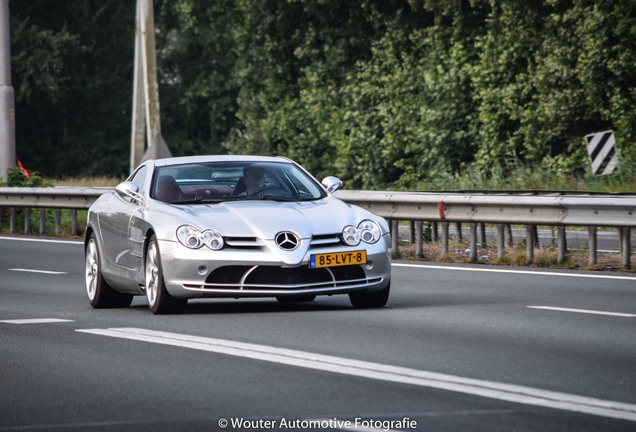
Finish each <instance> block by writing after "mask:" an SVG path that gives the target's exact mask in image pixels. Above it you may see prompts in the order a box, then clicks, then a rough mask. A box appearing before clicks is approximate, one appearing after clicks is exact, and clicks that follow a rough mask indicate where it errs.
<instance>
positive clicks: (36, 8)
mask: <svg viewBox="0 0 636 432" xmlns="http://www.w3.org/2000/svg"><path fill="white" fill-rule="evenodd" d="M134 9H135V8H134V2H116V4H115V3H113V4H111V3H108V5H105V4H102V3H99V2H86V1H84V0H67V1H65V2H63V4H59V5H58V4H57V3H55V4H54V2H51V1H50V0H31V1H28V2H25V1H17V0H11V2H10V11H11V42H12V47H11V48H12V56H13V81H14V85H15V92H16V108H17V109H16V113H17V123H16V128H17V137H18V154H19V157H20V159H21V160H23V162H25V163H27V164H28V165H29V166H32V167H34V168H35V169H38V170H40V171H41V172H44V173H45V174H46V175H48V176H51V177H67V176H82V175H92V176H99V175H107V176H114V177H120V176H122V175H124V174H125V173H126V172H127V168H128V167H127V165H128V146H129V142H130V107H131V105H132V100H131V99H132V64H133V41H134V16H135V10H134ZM155 22H156V28H157V32H156V36H157V37H156V39H157V46H158V66H159V81H160V99H161V110H162V111H161V112H162V132H163V136H164V138H165V139H166V142H167V143H168V145H169V147H170V148H171V149H172V152H173V154H175V155H189V154H199V153H225V152H229V153H237V154H238V153H256V154H266V155H283V156H288V157H291V158H293V159H295V160H297V161H298V162H300V163H302V164H303V165H305V166H306V167H307V168H308V169H309V171H311V172H312V173H313V174H315V175H316V176H317V177H319V178H320V177H322V176H324V175H338V176H339V177H341V178H342V179H343V180H345V182H346V187H348V188H372V189H383V188H386V189H446V188H461V189H472V188H489V187H495V186H496V185H499V186H500V187H501V185H504V186H503V187H506V188H510V189H513V188H537V189H538V188H544V187H547V188H555V189H559V188H567V189H572V188H579V184H581V183H583V184H591V183H595V184H597V185H600V187H604V188H610V189H611V188H616V189H618V188H624V187H627V188H629V187H632V188H633V187H634V183H636V175H635V173H634V168H633V166H634V164H633V163H632V162H634V160H635V158H636V145H634V140H635V139H636V67H635V66H636V24H634V23H636V3H634V2H633V1H631V0H544V1H542V2H511V1H505V0H451V1H447V0H360V1H357V2H342V1H336V0H215V1H212V2H202V1H198V0H155ZM607 129H612V130H614V132H615V136H616V141H617V144H618V147H619V156H620V158H621V162H620V164H619V170H618V172H617V173H615V174H613V175H611V176H605V177H604V178H594V177H593V176H591V174H590V172H589V169H588V168H587V167H588V166H589V162H588V159H587V152H586V148H585V145H584V140H583V137H584V136H585V135H586V134H589V133H592V132H598V131H602V130H607ZM624 185H628V186H624Z"/></svg>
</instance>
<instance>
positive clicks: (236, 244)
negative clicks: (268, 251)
mask: <svg viewBox="0 0 636 432" xmlns="http://www.w3.org/2000/svg"><path fill="white" fill-rule="evenodd" d="M223 240H224V241H225V245H226V247H229V248H241V249H259V248H261V247H262V246H264V244H263V242H262V241H260V240H259V239H258V238H256V237H225V238H224V239H223Z"/></svg>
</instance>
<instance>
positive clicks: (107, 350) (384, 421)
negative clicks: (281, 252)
mask: <svg viewBox="0 0 636 432" xmlns="http://www.w3.org/2000/svg"><path fill="white" fill-rule="evenodd" d="M392 290H393V291H392V296H391V298H390V300H389V304H388V305H387V307H385V308H383V309H380V310H354V309H352V308H351V306H350V304H349V302H348V300H347V298H346V297H338V296H335V297H327V298H320V297H319V298H318V299H317V300H316V301H315V302H312V303H310V304H297V305H294V304H288V305H281V304H278V303H277V302H276V301H275V300H245V299H243V300H209V301H191V302H190V303H189V306H188V308H187V310H186V312H185V313H184V314H182V315H177V316H154V315H152V314H151V313H150V312H149V311H148V309H147V306H146V302H145V299H143V298H139V299H136V300H135V301H134V303H133V306H132V307H130V308H126V309H110V310H93V309H92V308H91V307H90V306H89V304H88V301H87V299H86V294H85V291H84V285H83V252H82V247H81V244H80V243H77V242H73V241H71V242H43V241H23V240H16V239H11V238H7V237H0V366H1V367H0V432H1V431H53V430H59V431H172V430H174V431H215V430H252V431H254V430H258V431H262V430H369V431H371V430H387V431H388V430H396V431H411V430H417V431H427V432H428V431H489V432H490V431H559V432H562V431H634V430H636V331H635V330H636V275H633V274H624V273H589V272H575V273H573V272H567V271H534V270H526V269H509V268H501V267H498V268H489V267H484V266H476V267H470V266H459V265H438V264H426V263H407V262H395V263H394V268H393V282H392ZM224 426H225V427H224ZM365 428H366V429H365Z"/></svg>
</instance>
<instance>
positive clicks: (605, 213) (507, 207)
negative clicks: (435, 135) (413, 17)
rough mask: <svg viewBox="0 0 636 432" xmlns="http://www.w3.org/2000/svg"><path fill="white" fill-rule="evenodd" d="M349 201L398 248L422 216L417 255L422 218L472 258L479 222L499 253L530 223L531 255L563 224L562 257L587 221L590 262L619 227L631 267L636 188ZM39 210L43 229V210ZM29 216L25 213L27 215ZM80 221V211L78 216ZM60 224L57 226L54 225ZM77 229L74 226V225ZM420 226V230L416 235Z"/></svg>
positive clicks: (64, 194) (52, 191)
mask: <svg viewBox="0 0 636 432" xmlns="http://www.w3.org/2000/svg"><path fill="white" fill-rule="evenodd" d="M111 190H113V188H111V187H105V188H104V187H100V188H96V187H55V188H0V207H9V208H15V207H23V208H28V209H30V208H40V209H46V208H54V209H72V211H73V212H76V211H77V210H85V209H88V208H89V207H90V205H91V204H92V203H93V202H94V201H95V200H96V199H97V198H98V197H99V196H100V195H102V194H103V193H105V192H108V191H111ZM335 195H336V196H337V197H338V198H340V199H342V200H343V201H345V202H348V203H350V204H355V205H358V206H360V207H363V208H366V209H367V210H369V211H371V212H372V213H375V214H377V215H379V216H382V217H384V218H386V219H388V220H390V221H391V222H392V224H391V225H392V232H393V241H394V245H393V248H394V251H397V250H398V246H399V244H398V242H397V239H398V235H397V222H398V221H400V220H403V221H418V222H419V224H418V226H419V227H420V229H419V230H416V256H417V251H418V250H421V241H422V240H421V231H422V230H421V222H423V221H427V222H431V223H435V224H437V223H441V224H442V241H441V242H442V255H444V254H445V253H448V225H449V223H469V224H470V225H471V236H470V237H471V248H470V249H471V256H470V259H471V261H476V252H477V244H476V238H477V225H478V224H482V226H483V224H486V223H488V224H496V225H497V227H498V234H497V248H498V255H499V256H500V257H501V256H503V253H504V249H505V247H504V237H505V233H504V227H505V226H506V225H510V224H515V225H526V227H527V237H526V243H527V244H526V255H527V258H528V260H529V261H532V259H533V253H534V249H535V246H536V244H535V242H534V238H535V237H536V226H537V225H548V226H557V227H559V231H558V248H559V261H564V260H565V252H566V251H565V249H566V247H565V243H566V241H565V229H564V227H565V226H586V227H588V230H589V233H590V237H589V238H590V241H589V249H590V264H594V263H596V253H597V251H596V227H616V228H618V229H619V232H620V239H621V241H620V243H621V251H622V252H621V255H622V265H623V267H624V268H630V256H631V244H630V242H631V238H630V235H631V228H633V227H636V194H592V193H590V194H581V193H568V192H556V191H553V192H539V191H507V192H501V191H477V192H471V191H458V192H394V191H360V190H357V191H356V190H341V191H338V192H336V193H335ZM42 215H43V212H42V211H41V218H40V219H41V223H40V228H41V229H40V231H41V232H42V230H43V220H44V216H42ZM25 220H26V218H25ZM74 221H75V223H76V217H75V218H74ZM56 230H57V229H56ZM74 230H76V228H74ZM418 232H419V234H420V235H419V236H417V234H418Z"/></svg>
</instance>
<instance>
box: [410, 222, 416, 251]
mask: <svg viewBox="0 0 636 432" xmlns="http://www.w3.org/2000/svg"><path fill="white" fill-rule="evenodd" d="M414 242H415V221H409V245H412V244H413V243H414Z"/></svg>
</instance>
